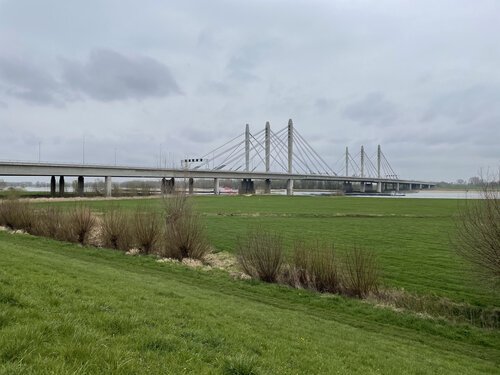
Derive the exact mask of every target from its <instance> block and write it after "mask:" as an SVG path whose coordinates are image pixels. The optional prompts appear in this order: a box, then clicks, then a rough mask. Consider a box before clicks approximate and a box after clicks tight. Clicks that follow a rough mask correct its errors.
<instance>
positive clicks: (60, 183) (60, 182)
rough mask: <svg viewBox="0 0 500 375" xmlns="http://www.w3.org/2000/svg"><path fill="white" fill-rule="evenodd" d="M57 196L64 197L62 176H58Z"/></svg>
mask: <svg viewBox="0 0 500 375" xmlns="http://www.w3.org/2000/svg"><path fill="white" fill-rule="evenodd" d="M59 196H60V197H64V176H59Z"/></svg>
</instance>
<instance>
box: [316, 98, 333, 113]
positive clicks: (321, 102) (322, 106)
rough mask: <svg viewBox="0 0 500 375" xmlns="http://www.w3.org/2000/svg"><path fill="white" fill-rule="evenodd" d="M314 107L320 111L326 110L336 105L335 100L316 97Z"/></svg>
mask: <svg viewBox="0 0 500 375" xmlns="http://www.w3.org/2000/svg"><path fill="white" fill-rule="evenodd" d="M314 107H315V108H316V109H317V110H318V111H319V112H321V113H324V112H328V111H330V110H332V109H334V108H335V107H336V102H335V101H334V100H332V99H327V98H317V99H316V100H315V101H314Z"/></svg>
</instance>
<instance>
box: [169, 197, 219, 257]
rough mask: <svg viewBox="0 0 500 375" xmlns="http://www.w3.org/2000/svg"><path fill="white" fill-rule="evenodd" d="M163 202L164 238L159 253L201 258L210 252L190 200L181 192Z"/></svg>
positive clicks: (202, 228)
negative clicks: (164, 208) (164, 204)
mask: <svg viewBox="0 0 500 375" xmlns="http://www.w3.org/2000/svg"><path fill="white" fill-rule="evenodd" d="M165 202H166V210H165V240H164V244H163V246H162V250H161V253H160V255H162V256H166V257H169V258H174V259H178V260H182V259H183V258H194V259H199V260H203V259H204V258H205V256H206V255H207V254H208V253H209V252H210V245H209V244H208V241H207V239H206V235H205V228H204V227H203V224H202V222H201V220H200V217H199V215H198V214H197V213H195V212H194V210H193V207H192V205H191V202H190V201H189V199H188V198H187V197H186V196H185V195H182V194H179V195H174V196H173V197H171V198H167V199H166V200H165Z"/></svg>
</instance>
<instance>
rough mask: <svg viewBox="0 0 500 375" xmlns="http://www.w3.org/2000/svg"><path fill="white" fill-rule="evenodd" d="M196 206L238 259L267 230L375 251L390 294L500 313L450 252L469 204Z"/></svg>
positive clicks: (205, 200)
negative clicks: (250, 233)
mask: <svg viewBox="0 0 500 375" xmlns="http://www.w3.org/2000/svg"><path fill="white" fill-rule="evenodd" d="M194 202H195V204H196V207H197V208H198V210H199V211H200V212H201V213H202V215H203V217H204V219H205V223H206V226H207V230H208V235H209V238H210V241H211V243H212V244H213V245H214V246H215V248H216V249H217V250H220V251H229V252H232V251H234V248H235V244H236V241H237V238H238V236H242V235H244V234H245V233H246V231H247V230H248V228H253V227H256V226H262V227H266V228H269V229H271V230H274V231H276V232H279V233H281V234H282V235H283V236H284V238H285V241H286V243H287V244H288V245H289V246H291V244H292V242H293V240H294V239H296V238H302V239H307V240H311V241H322V242H328V243H334V245H335V246H336V247H337V248H338V249H339V251H342V249H345V248H347V247H352V246H353V245H356V246H361V247H364V248H367V249H372V250H373V251H375V252H376V254H377V256H378V260H379V262H380V265H381V268H382V271H383V283H384V284H385V285H387V286H389V287H396V288H404V289H405V290H408V291H411V292H416V293H420V294H429V293H431V294H435V295H437V296H443V297H447V298H450V299H452V300H454V301H456V302H467V303H470V304H477V305H481V306H500V296H499V295H498V293H494V292H493V291H492V290H491V291H490V290H488V288H485V287H484V285H482V284H481V283H479V282H478V281H477V280H476V279H475V278H474V277H473V276H472V274H471V272H470V270H469V269H468V267H467V265H466V264H464V262H463V261H462V260H461V259H460V258H459V257H458V256H457V255H456V254H455V252H454V250H453V249H452V246H451V239H452V238H453V236H454V233H455V225H454V221H453V220H454V219H453V217H454V216H455V215H456V214H457V212H458V209H459V206H460V205H461V204H462V205H463V204H464V201H463V200H462V201H460V200H451V199H384V198H359V197H356V198H352V197H298V196H297V197H286V196H252V197H246V196H230V197H213V196H201V197H196V198H194ZM44 204H47V203H44ZM50 204H58V205H63V206H65V205H66V206H68V205H74V204H79V203H75V202H60V203H50ZM86 204H88V205H90V206H91V207H92V208H93V209H95V210H97V211H104V210H106V209H109V207H114V206H117V205H118V206H119V207H122V208H124V209H135V208H136V207H138V206H141V207H149V208H151V209H156V210H161V209H162V202H161V199H143V200H121V201H116V200H115V201H103V200H99V201H90V202H88V203H86Z"/></svg>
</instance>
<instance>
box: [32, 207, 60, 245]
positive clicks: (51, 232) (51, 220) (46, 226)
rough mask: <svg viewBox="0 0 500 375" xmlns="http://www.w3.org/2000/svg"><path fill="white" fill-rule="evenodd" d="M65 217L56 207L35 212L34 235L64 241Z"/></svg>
mask: <svg viewBox="0 0 500 375" xmlns="http://www.w3.org/2000/svg"><path fill="white" fill-rule="evenodd" d="M64 220H65V217H64V215H63V213H62V211H61V210H60V209H59V208H56V207H45V208H42V209H39V210H37V211H36V212H35V217H34V222H33V226H32V234H34V235H35V236H42V237H49V238H54V239H57V240H59V239H64V234H63V233H62V227H63V221H64Z"/></svg>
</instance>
